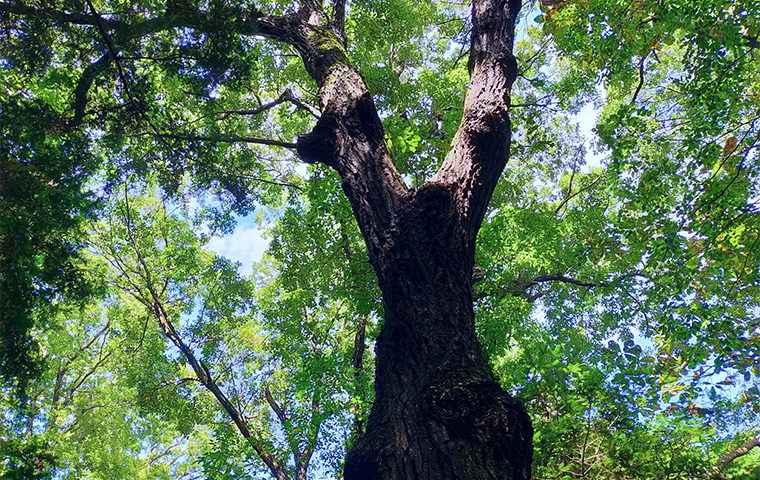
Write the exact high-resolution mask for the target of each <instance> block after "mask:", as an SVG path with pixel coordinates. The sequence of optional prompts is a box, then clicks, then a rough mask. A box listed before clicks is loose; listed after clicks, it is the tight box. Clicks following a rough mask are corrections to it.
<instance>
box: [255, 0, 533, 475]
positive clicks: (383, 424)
mask: <svg viewBox="0 0 760 480" xmlns="http://www.w3.org/2000/svg"><path fill="white" fill-rule="evenodd" d="M340 3H342V2H340ZM338 4H339V2H336V4H335V5H338ZM302 6H303V8H302V9H301V10H300V11H299V12H298V13H296V14H293V15H290V16H285V17H277V18H272V17H268V18H264V17H261V18H259V33H260V34H263V35H267V36H270V37H272V38H277V39H278V40H281V41H286V42H289V43H291V44H292V45H293V46H294V47H295V48H296V49H297V50H298V51H299V53H300V54H301V56H302V57H303V60H304V65H305V66H306V69H307V71H308V72H309V74H310V75H311V76H312V78H313V79H314V80H315V81H316V82H317V84H318V85H319V101H320V107H321V111H322V114H321V116H320V119H319V120H318V121H317V124H316V126H315V127H314V129H313V130H312V132H311V133H310V134H307V135H304V136H302V137H300V138H299V139H298V154H299V156H300V157H301V159H302V160H304V161H306V162H309V163H314V162H319V163H322V164H324V165H326V166H328V167H331V168H334V169H335V170H336V171H337V172H338V174H339V175H340V177H341V179H342V182H343V183H342V186H343V190H344V192H345V193H346V195H347V196H348V199H349V201H350V203H351V208H352V210H353V213H354V215H355V217H356V219H357V222H358V224H359V228H360V230H361V232H362V235H363V236H364V240H365V242H366V244H367V248H368V251H369V257H370V261H371V263H372V265H373V267H374V268H375V272H376V273H377V276H378V279H379V283H380V289H381V290H382V293H383V304H384V311H385V323H384V325H383V327H382V330H381V333H380V336H379V338H378V341H377V347H376V348H377V357H376V368H377V372H376V380H375V403H374V405H373V407H372V410H371V412H370V416H369V418H368V420H367V427H366V430H365V433H364V434H363V435H361V436H360V437H359V439H358V440H357V442H356V444H355V446H354V448H353V450H352V451H351V452H350V453H349V455H348V457H347V459H346V465H345V479H346V480H381V479H382V480H404V479H410V480H411V479H415V480H422V479H429V480H434V479H440V480H444V479H445V480H452V479H467V480H481V479H483V480H485V479H496V478H499V479H509V480H528V479H529V478H530V464H531V459H532V428H531V424H530V420H529V418H528V416H527V414H526V412H525V410H524V408H523V407H522V406H521V405H520V404H519V403H518V402H516V401H515V400H514V399H513V398H512V397H510V396H509V395H508V394H507V393H505V392H504V391H503V390H502V389H501V388H500V387H499V385H498V384H497V383H496V382H495V380H494V378H493V375H492V373H491V371H490V369H489V366H488V364H487V362H486V360H485V358H484V356H483V354H482V351H481V348H480V345H479V343H478V340H477V337H476V335H475V323H474V314H473V301H472V294H471V277H472V267H473V264H474V254H475V253H474V252H475V238H476V236H477V232H478V229H479V228H480V224H481V222H482V220H483V217H484V215H485V212H486V208H487V206H488V203H489V201H490V200H491V196H492V194H493V190H494V188H495V186H496V182H497V181H498V179H499V176H500V175H501V172H502V170H503V169H504V166H505V165H506V162H507V157H508V150H509V141H510V124H509V118H508V115H507V111H508V106H509V91H510V87H511V85H512V82H513V81H514V79H515V77H516V75H517V67H516V63H515V59H514V56H513V55H512V40H513V37H514V25H515V19H516V17H517V12H518V10H519V8H520V0H474V1H473V6H472V19H473V28H472V37H471V46H470V60H469V67H470V75H471V79H470V86H469V88H468V91H467V95H466V97H465V102H464V115H463V118H462V123H461V125H460V127H459V130H458V131H457V134H456V135H455V137H454V140H453V142H452V145H451V150H450V152H449V154H448V155H447V156H446V159H445V160H444V162H443V164H442V166H441V168H440V170H439V171H438V172H437V173H436V175H435V176H434V177H433V178H432V179H431V180H430V181H428V182H427V183H426V184H425V185H424V186H423V187H421V188H419V189H416V190H412V189H409V188H408V187H407V186H406V185H405V184H404V182H403V180H402V178H401V175H400V174H399V172H398V170H397V169H396V166H395V165H394V162H393V158H392V157H391V154H390V151H389V150H388V146H387V144H386V142H385V138H384V131H383V126H382V123H381V121H380V118H379V116H378V113H377V110H376V107H375V104H374V102H373V101H372V97H371V95H370V93H369V91H368V89H367V85H366V83H365V81H364V78H363V77H362V76H361V73H360V72H359V71H358V70H357V69H356V68H355V67H354V66H353V65H351V63H350V61H349V60H348V55H347V53H346V50H345V45H344V43H343V38H345V37H344V35H343V33H344V32H342V31H341V25H342V22H341V21H336V20H335V19H334V20H333V21H330V20H329V19H328V18H327V16H326V14H325V13H324V11H322V9H321V2H319V1H316V0H304V1H303V2H302ZM337 13H340V12H337Z"/></svg>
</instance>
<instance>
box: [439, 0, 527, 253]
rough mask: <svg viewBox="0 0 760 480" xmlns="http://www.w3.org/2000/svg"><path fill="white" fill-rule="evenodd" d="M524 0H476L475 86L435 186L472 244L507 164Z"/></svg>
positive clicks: (472, 63)
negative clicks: (446, 193) (450, 201)
mask: <svg viewBox="0 0 760 480" xmlns="http://www.w3.org/2000/svg"><path fill="white" fill-rule="evenodd" d="M520 6H521V2H520V1H519V0H509V1H507V0H475V1H474V2H473V4H472V19H473V30H472V37H471V46H470V60H469V67H470V87H469V88H468V90H467V95H466V97H465V103H464V115H463V117H462V123H461V124H460V126H459V130H458V131H457V133H456V135H455V136H454V140H453V142H452V149H451V151H450V152H449V154H448V155H447V156H446V159H445V160H444V162H443V165H441V168H440V170H439V171H438V172H437V173H436V175H435V176H434V177H433V178H432V179H431V181H430V182H429V183H431V184H442V185H444V186H447V187H448V188H450V189H451V190H452V193H453V195H454V199H455V204H456V205H457V206H458V208H459V215H460V216H461V217H462V220H463V221H464V224H465V228H466V233H467V235H468V237H469V238H468V239H467V240H468V241H469V243H470V245H471V248H474V240H475V236H476V235H477V232H478V229H479V228H480V224H481V222H482V221H483V217H484V215H485V211H486V207H487V206H488V203H489V202H490V200H491V196H492V194H493V190H494V188H495V187H496V182H497V181H498V179H499V175H501V172H502V170H503V169H504V166H505V165H506V163H507V158H508V150H509V141H510V124H509V118H508V115H507V108H508V105H509V93H510V88H511V86H512V83H513V82H514V80H515V78H516V76H517V63H516V61H515V58H514V56H513V54H512V41H513V38H514V29H515V19H516V17H517V13H518V11H519V9H520Z"/></svg>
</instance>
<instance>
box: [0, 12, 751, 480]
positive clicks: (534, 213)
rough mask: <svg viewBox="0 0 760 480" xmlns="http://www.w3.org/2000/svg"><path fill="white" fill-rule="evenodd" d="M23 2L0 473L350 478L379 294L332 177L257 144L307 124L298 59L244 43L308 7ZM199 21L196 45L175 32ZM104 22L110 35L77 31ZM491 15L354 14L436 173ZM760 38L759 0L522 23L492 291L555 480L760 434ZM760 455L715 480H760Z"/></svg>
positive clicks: (412, 180) (11, 42)
mask: <svg viewBox="0 0 760 480" xmlns="http://www.w3.org/2000/svg"><path fill="white" fill-rule="evenodd" d="M2 5H3V7H2V10H1V12H2V13H0V25H1V26H2V28H1V29H0V31H2V34H1V35H0V92H2V93H0V138H1V139H2V141H1V142H0V200H1V201H2V205H1V207H2V208H0V227H1V228H0V276H1V277H2V282H1V283H0V302H2V303H1V304H0V306H1V307H2V308H1V309H0V329H1V331H0V333H2V345H1V348H0V366H2V370H0V376H1V377H2V380H3V382H4V383H3V386H2V387H1V388H2V389H3V390H2V392H3V396H2V399H0V402H1V403H0V408H1V409H2V412H3V415H4V419H8V422H7V425H6V424H3V426H2V429H1V430H0V451H2V452H3V454H4V455H3V458H7V460H4V463H2V464H0V476H2V478H44V477H45V476H50V475H51V473H50V472H52V475H53V476H54V477H55V478H179V477H181V476H182V475H185V474H187V475H191V474H195V475H199V476H200V475H203V476H206V477H208V478H242V477H261V476H266V475H269V474H270V473H271V472H269V471H268V467H267V466H266V464H265V462H263V461H262V456H261V454H260V452H264V453H266V454H269V455H271V457H272V458H276V459H278V461H279V462H280V463H281V464H282V465H283V466H284V467H283V468H284V469H285V471H286V472H287V473H288V474H289V475H291V476H293V474H294V469H295V463H296V461H297V460H296V457H297V456H298V455H302V457H299V458H303V455H304V452H307V451H312V452H313V457H310V458H309V459H307V460H306V461H307V463H308V462H311V465H314V467H312V469H311V470H310V472H311V473H310V475H311V476H312V477H316V476H317V474H316V473H314V472H319V473H320V474H323V473H324V474H326V472H328V471H335V472H339V471H340V464H341V461H342V454H343V452H344V451H345V448H346V445H347V444H350V442H351V441H352V438H353V433H354V430H355V429H358V428H361V426H362V421H363V420H365V419H366V415H367V412H368V410H369V406H370V404H371V402H372V385H371V373H370V372H371V371H372V368H373V365H372V348H371V342H372V341H373V340H374V338H375V336H376V334H377V332H378V329H379V325H380V324H381V323H382V312H381V308H380V304H381V299H380V293H379V289H378V287H377V285H376V280H375V276H374V272H373V271H372V268H371V266H370V265H369V261H368V255H367V252H366V249H365V247H364V244H363V241H362V239H361V236H360V234H359V231H358V228H357V226H356V223H355V221H354V219H353V214H352V212H351V208H350V206H349V204H348V201H347V200H346V198H345V196H344V195H343V194H342V192H341V190H340V185H339V180H338V178H337V176H336V175H335V174H334V173H332V172H328V171H325V170H324V169H323V168H318V167H309V168H308V169H307V168H304V167H300V166H297V164H296V162H295V157H294V154H293V153H292V151H291V150H290V149H283V148H280V147H277V146H271V145H264V144H261V143H257V142H256V141H255V140H256V139H269V140H276V141H278V142H281V143H285V144H288V143H289V142H294V141H295V139H296V138H297V136H298V135H301V134H303V133H306V132H308V131H309V129H310V127H311V126H312V125H313V122H314V115H313V112H312V111H310V110H314V105H313V104H314V103H315V99H316V86H315V85H314V84H313V82H312V80H311V79H310V78H309V76H308V75H307V74H306V72H305V69H304V68H303V65H302V64H301V61H300V59H298V58H297V55H295V52H294V50H293V49H292V48H290V47H283V46H282V45H278V44H275V43H272V42H267V41H264V40H262V39H260V38H258V37H255V36H253V35H248V34H240V31H241V29H244V28H245V27H246V25H248V24H250V22H251V21H252V19H253V18H255V16H256V15H257V14H258V13H257V10H256V8H258V9H260V10H261V12H263V13H267V14H281V13H286V12H288V11H289V10H290V8H291V5H290V4H285V3H278V2H258V3H257V4H256V5H255V7H254V5H253V4H251V3H249V2H228V1H223V0H220V1H211V2H197V1H181V2H162V1H142V0H136V1H127V0H118V1H93V2H92V4H90V2H82V1H74V2H71V1H69V2H61V1H55V0H50V1H41V2H14V3H5V2H3V3H2ZM11 6H12V7H11ZM22 7H23V8H22ZM27 7H28V8H32V7H33V8H36V9H38V10H35V11H23V12H21V13H18V11H20V10H14V8H15V9H21V10H23V9H24V8H27ZM197 8H202V9H203V10H204V11H205V13H206V15H205V17H204V20H203V21H204V22H206V23H205V24H204V28H205V30H204V31H201V30H202V29H201V28H190V27H177V26H174V24H172V23H171V22H172V21H173V20H172V19H176V18H178V17H181V15H182V14H183V12H185V13H186V12H187V11H192V10H193V9H197ZM92 10H95V11H97V12H98V13H99V18H100V20H101V22H103V25H104V26H105V28H104V31H105V37H104V34H103V32H101V30H100V29H99V28H97V27H96V26H95V25H91V24H87V23H86V22H85V23H82V22H79V23H78V22H76V21H73V20H72V18H73V17H65V16H61V15H60V13H61V12H64V13H66V14H67V15H72V16H77V15H80V16H82V15H91V14H92ZM14 12H16V13H14ZM146 22H147V23H146ZM126 26H128V27H126ZM470 28H471V25H470V21H469V19H468V12H467V11H466V10H465V9H464V7H463V6H462V5H460V4H458V3H456V2H411V1H405V0H384V1H372V2H370V1H356V2H350V3H349V9H348V16H347V19H346V30H347V37H348V42H347V52H348V54H349V57H350V59H351V61H353V62H354V63H355V64H356V65H358V66H359V67H360V68H361V70H362V72H363V74H364V76H365V77H366V80H367V83H368V85H369V86H370V89H371V91H372V94H373V98H374V100H375V102H376V104H377V106H378V110H379V112H380V114H381V118H382V119H383V125H384V127H385V136H386V140H387V143H388V146H389V148H390V151H391V152H392V154H393V156H394V159H395V161H396V164H397V166H398V168H399V170H400V171H401V172H402V175H403V176H404V179H405V180H406V181H407V182H408V183H409V184H410V186H412V187H417V186H420V185H422V184H423V183H424V182H425V181H426V180H427V179H429V178H430V177H431V176H432V175H433V174H434V172H435V171H436V169H437V167H438V165H439V164H440V162H441V160H442V159H443V158H444V157H445V155H446V153H447V150H448V148H449V145H450V143H451V140H452V138H453V135H454V132H455V131H456V128H457V126H458V124H459V121H460V119H461V112H462V94H463V92H464V91H465V88H466V84H467V82H468V72H467V62H466V55H467V48H468V45H469V39H468V31H469V29H470ZM758 28H760V7H758V5H757V2H752V1H740V2H733V1H732V2H729V1H717V0H675V1H670V2H633V3H631V2H621V1H617V0H564V1H563V0H546V1H543V2H541V4H540V5H538V4H536V5H527V4H526V5H525V6H524V8H523V16H522V17H521V20H520V27H519V29H518V35H517V38H516V47H515V48H516V50H515V54H516V57H517V61H518V68H519V75H518V79H517V81H516V83H515V85H514V87H513V92H512V98H511V105H510V116H511V121H512V130H513V136H512V142H511V147H510V155H511V159H510V163H509V165H508V166H507V169H506V170H505V172H504V173H503V175H502V178H501V181H500V183H499V185H498V186H497V189H496V193H495V195H494V198H493V201H492V203H491V207H490V210H489V212H488V213H487V216H486V221H485V222H484V224H483V226H482V228H481V230H480V232H479V237H478V245H477V258H476V260H477V268H476V272H475V275H474V276H475V280H477V281H476V282H475V283H474V285H473V295H474V298H475V302H476V303H475V306H476V312H477V315H476V326H477V329H478V332H479V335H480V338H481V341H482V344H483V348H484V351H485V352H486V355H487V357H488V358H489V360H490V361H491V363H492V365H493V367H494V371H495V373H496V375H497V377H498V378H499V380H500V381H501V383H502V385H504V387H505V388H506V389H508V390H511V391H512V392H513V393H514V394H515V395H517V396H518V397H519V398H520V399H521V400H522V401H523V402H524V403H525V404H526V406H527V408H528V409H529V412H530V414H531V415H532V418H533V422H534V427H535V430H536V436H535V451H536V453H535V471H536V476H537V477H541V478H556V479H560V478H563V479H564V478H610V479H617V478H620V479H623V478H626V479H632V478H636V479H661V478H671V479H680V478H683V479H686V478H695V477H699V476H704V475H705V474H706V472H708V471H710V470H711V468H713V467H714V466H715V464H716V462H717V460H718V459H719V458H720V457H721V456H722V455H723V454H724V453H725V452H726V451H728V450H729V449H730V448H732V447H733V448H735V446H736V445H737V443H741V440H742V439H744V438H746V436H747V435H755V434H757V427H756V425H757V419H758V414H760V412H759V411H758V408H760V407H758V405H760V399H759V398H758V396H759V394H758V387H759V382H760V381H759V380H758V379H759V378H760V370H758V368H759V367H758V365H760V358H758V356H759V355H760V353H759V347H760V331H759V330H758V325H759V324H760V319H759V318H758V315H759V313H760V295H758V293H760V290H759V288H760V284H759V283H758V282H759V280H758V270H759V269H760V209H759V207H758V201H759V200H758V199H760V161H758V153H757V146H758V139H759V138H760V137H759V136H758V127H757V121H758V101H760V82H759V81H758V76H757V72H758V51H760V49H759V48H758V46H757V35H758V33H760V30H758ZM151 29H152V30H151ZM149 30H150V31H149ZM753 39H754V40H753ZM753 42H754V43H753ZM109 44H110V46H109ZM111 48H113V49H115V50H116V51H118V53H119V59H118V62H117V61H115V60H114V59H113V58H111V56H110V55H111V51H110V49H111ZM286 93H287V94H288V95H286ZM307 107H311V109H310V108H307ZM588 111H593V115H594V116H596V118H595V119H594V120H593V121H594V122H595V125H594V129H593V131H592V132H588V130H589V129H588V125H586V123H588V122H589V120H584V121H583V123H584V124H583V125H578V123H579V119H580V118H581V117H579V116H578V114H579V113H580V114H581V115H582V116H583V115H585V113H584V112H588ZM589 133H591V134H590V135H589ZM136 178H139V179H140V181H137V180H135V179H136ZM94 192H97V195H98V196H100V197H102V202H101V203H100V204H98V203H96V202H95V201H94V199H95V197H96V195H95V193H94ZM234 213H240V214H252V215H256V217H257V218H256V221H257V226H258V228H260V229H261V230H262V231H264V232H266V235H267V236H268V238H269V239H270V244H269V248H268V250H267V253H266V255H265V256H264V258H263V260H262V261H261V262H260V263H258V264H257V265H256V266H255V269H254V273H253V275H252V276H251V277H250V278H244V277H243V276H242V275H241V274H240V270H239V267H240V266H239V265H236V264H235V263H233V262H232V261H230V260H227V259H224V258H222V257H221V256H219V255H217V254H216V253H213V252H211V251H210V249H209V240H210V238H211V237H212V236H213V235H219V234H226V233H231V232H232V231H233V230H234V223H235V218H236V217H235V216H234V215H233V214H234ZM96 214H98V215H99V218H100V220H99V221H96V219H95V216H96ZM98 282H104V285H103V286H102V287H100V288H97V287H95V286H93V285H97V284H98ZM162 321H163V322H164V324H166V322H169V323H170V324H171V325H173V327H174V329H175V331H176V334H177V336H178V337H179V338H181V339H182V340H183V342H184V343H185V344H186V345H188V350H189V351H190V352H191V353H192V354H193V355H194V356H195V357H197V359H198V361H199V362H202V364H203V365H205V366H207V367H208V369H209V371H211V377H212V378H213V379H214V380H215V382H216V383H217V385H218V386H219V389H220V391H221V392H222V393H224V394H225V395H226V396H227V398H229V399H230V402H231V404H233V405H234V406H235V408H237V409H239V411H240V413H241V414H242V415H243V416H244V417H245V420H246V422H247V425H248V428H249V429H250V430H251V432H252V436H251V438H250V439H248V440H245V439H243V438H242V436H241V434H240V430H239V429H238V428H236V427H235V425H234V424H233V423H232V421H231V419H230V416H229V412H227V411H226V410H224V409H223V408H222V407H221V406H220V405H219V402H218V398H216V397H214V395H213V394H211V393H210V392H209V389H208V388H206V386H204V385H203V384H202V382H200V381H199V378H198V372H197V371H195V370H194V369H193V367H192V365H191V362H190V361H189V360H188V358H187V356H186V355H185V354H184V352H182V351H181V349H180V348H179V347H178V346H177V343H175V342H173V341H172V340H169V339H168V337H167V335H166V334H165V331H164V330H163V329H162V328H163V327H162V326H161V322H162ZM365 344H366V347H367V348H366V350H364V349H363V347H365ZM359 347H362V348H359ZM14 382H15V383H14ZM13 387H16V390H20V391H22V392H23V393H24V394H25V395H22V396H21V397H20V398H19V397H14V396H12V395H11V392H12V388H13ZM275 406H276V407H275ZM277 409H280V410H281V411H282V412H285V413H286V414H285V415H284V419H283V418H280V416H279V415H278V413H277ZM757 455H758V454H757V451H756V450H755V451H753V452H751V453H750V454H749V455H747V456H744V457H741V458H739V459H737V460H736V461H735V462H732V463H731V464H730V465H729V466H728V467H727V468H726V470H725V471H724V472H723V475H724V476H725V477H726V478H736V479H739V478H755V477H756V476H757V468H756V463H757ZM753 475H754V477H753Z"/></svg>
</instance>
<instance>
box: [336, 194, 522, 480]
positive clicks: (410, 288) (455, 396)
mask: <svg viewBox="0 0 760 480" xmlns="http://www.w3.org/2000/svg"><path fill="white" fill-rule="evenodd" d="M457 210H458V209H457V205H455V204H454V202H453V200H452V195H451V193H450V191H449V190H447V189H442V188H439V187H435V188H425V189H422V190H419V191H417V192H415V194H413V195H412V196H410V198H409V199H408V203H407V204H406V206H405V208H402V209H400V211H399V212H398V213H399V215H398V223H397V224H396V228H395V229H394V232H393V237H392V241H390V242H387V243H386V246H387V247H386V248H384V249H382V251H381V252H379V255H378V258H377V260H376V271H377V274H378V277H379V279H380V287H381V289H382V292H383V302H384V306H385V323H384V325H383V329H382V332H381V334H380V337H379V338H378V341H377V347H376V349H377V358H376V364H377V373H376V379H375V395H376V397H375V403H374V405H373V409H372V412H371V414H370V417H369V419H368V423H367V429H366V433H365V435H363V436H362V437H360V439H359V441H358V442H357V444H356V445H355V447H354V449H353V450H352V451H351V452H350V454H349V456H348V458H347V460H346V468H345V478H346V480H359V479H362V480H363V479H394V480H402V479H496V478H499V479H528V478H530V463H531V455H532V446H531V437H532V430H531V425H530V421H529V419H528V417H527V415H526V413H525V410H524V409H523V407H522V406H521V405H520V404H519V403H518V402H516V401H515V400H514V399H512V398H511V397H510V396H509V395H507V394H506V393H504V392H503V391H502V389H501V388H500V387H499V385H498V384H497V383H496V382H495V381H494V379H493V377H492V375H491V372H490V369H489V366H488V365H487V363H486V360H485V358H484V356H483V355H482V352H481V348H480V345H479V343H478V340H477V338H476V335H475V326H474V320H473V309H472V296H471V289H470V278H471V272H472V254H471V252H470V248H469V245H468V244H469V242H467V241H463V240H464V239H466V235H465V234H464V232H463V229H462V228H461V226H460V222H459V220H458V218H459V216H458V215H457V214H456V212H457Z"/></svg>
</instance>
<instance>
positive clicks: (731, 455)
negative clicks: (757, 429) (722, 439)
mask: <svg viewBox="0 0 760 480" xmlns="http://www.w3.org/2000/svg"><path fill="white" fill-rule="evenodd" d="M755 447H760V441H759V440H758V439H757V437H754V438H752V439H751V440H750V441H748V442H747V443H745V444H744V445H742V446H741V447H739V448H737V449H735V450H731V451H730V452H728V453H726V454H725V455H723V457H721V459H720V460H718V463H717V464H716V465H715V468H713V471H712V472H711V474H710V475H709V476H708V478H715V477H717V476H718V475H720V473H721V472H722V471H723V470H724V469H725V468H726V466H728V464H729V463H731V462H733V461H734V460H736V459H737V458H739V457H741V456H744V455H746V454H748V453H749V452H750V451H751V450H752V449H753V448H755Z"/></svg>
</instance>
